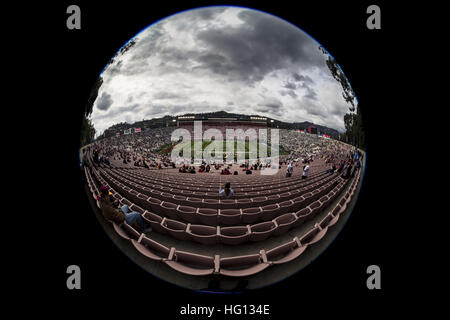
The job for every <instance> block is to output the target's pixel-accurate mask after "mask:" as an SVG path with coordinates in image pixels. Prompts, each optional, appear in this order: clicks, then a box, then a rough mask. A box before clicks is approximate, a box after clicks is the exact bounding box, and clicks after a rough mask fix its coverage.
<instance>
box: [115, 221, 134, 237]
mask: <svg viewBox="0 0 450 320" xmlns="http://www.w3.org/2000/svg"><path fill="white" fill-rule="evenodd" d="M110 222H111V223H112V225H113V228H114V230H115V231H116V233H117V234H118V235H119V236H121V237H122V238H124V239H126V240H131V237H130V234H129V230H127V231H126V230H125V228H124V226H123V225H124V224H125V223H126V222H124V223H122V224H120V225H119V224H117V223H116V222H113V221H110Z"/></svg>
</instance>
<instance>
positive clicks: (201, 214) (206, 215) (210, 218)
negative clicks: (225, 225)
mask: <svg viewBox="0 0 450 320" xmlns="http://www.w3.org/2000/svg"><path fill="white" fill-rule="evenodd" d="M217 212H218V211H217V209H210V208H197V213H196V215H197V219H198V220H199V221H200V223H202V224H206V225H209V226H216V225H217V224H218V222H217V215H218V213H217Z"/></svg>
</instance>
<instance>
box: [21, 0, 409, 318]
mask: <svg viewBox="0 0 450 320" xmlns="http://www.w3.org/2000/svg"><path fill="white" fill-rule="evenodd" d="M71 4H77V5H78V6H80V8H81V30H68V29H67V28H66V19H67V17H68V16H69V15H68V14H66V9H67V7H68V6H69V5H71ZM213 4H230V5H240V6H248V7H250V8H254V9H259V10H262V11H265V12H268V13H271V14H273V15H276V16H279V17H280V18H282V19H284V20H287V21H288V22H291V23H293V24H295V25H297V26H298V27H300V28H301V29H302V30H304V31H305V32H307V33H308V34H309V35H311V36H312V37H314V38H315V39H316V40H317V41H318V42H319V43H321V44H322V45H323V46H324V47H325V48H326V49H327V50H328V51H329V52H330V53H331V54H332V55H333V57H334V58H335V59H336V61H337V62H338V63H339V65H340V66H341V68H342V69H343V71H344V72H345V75H346V76H347V78H348V79H349V80H350V82H351V84H352V87H353V89H354V91H355V92H356V95H357V97H358V100H359V103H360V107H361V109H362V117H363V121H364V127H365V131H366V140H367V162H366V165H367V168H366V173H365V177H364V180H363V186H362V189H361V192H360V195H359V200H358V202H357V205H356V207H355V209H354V211H353V213H352V215H351V217H350V219H349V220H348V222H347V224H346V225H345V227H344V228H343V230H342V231H341V232H340V234H339V235H338V237H337V238H336V240H335V241H334V242H333V243H332V244H331V245H330V246H329V247H328V249H327V250H326V251H325V252H324V253H323V254H321V255H320V256H319V257H318V258H317V259H316V260H314V261H313V262H312V263H311V264H310V265H308V266H307V267H306V268H305V269H303V270H302V271H300V272H299V273H297V274H296V275H295V276H293V277H291V278H289V279H287V280H285V281H282V282H280V283H277V284H275V285H273V286H271V287H268V288H264V289H261V290H256V291H252V292H247V293H244V294H239V295H217V294H213V295H211V294H201V293H195V292H192V291H190V290H186V289H182V288H179V287H176V286H174V285H171V284H169V283H166V282H164V281H161V280H158V279H157V278H155V277H153V276H152V275H150V274H148V273H147V272H146V271H144V270H142V269H141V268H140V267H138V266H137V265H135V264H134V263H133V262H132V261H131V260H130V259H128V257H126V256H125V255H124V254H123V253H122V252H121V251H120V250H119V249H118V248H117V247H116V246H115V245H114V244H113V243H112V242H111V240H110V239H109V237H108V236H107V235H106V234H105V232H104V231H103V229H102V228H101V226H100V224H99V222H98V221H97V219H96V218H95V216H94V214H93V213H92V209H91V207H90V204H89V202H88V200H87V195H86V194H85V192H84V189H83V185H82V183H81V176H80V170H79V163H78V148H79V131H80V124H81V117H82V114H83V110H84V106H85V104H86V101H87V98H88V96H89V93H90V91H91V89H92V87H93V85H94V83H95V81H96V80H97V77H98V76H99V74H100V72H101V71H102V69H103V68H104V66H105V65H106V64H107V63H108V61H109V60H110V59H111V58H112V57H113V56H114V55H115V53H116V52H117V50H118V49H119V48H120V47H121V46H123V45H124V44H125V43H126V42H127V41H128V40H130V39H131V38H132V37H133V36H134V35H136V33H138V32H139V31H140V30H142V29H144V28H145V27H147V26H148V25H150V24H152V23H154V22H155V21H157V20H160V19H162V18H164V17H166V16H168V15H171V14H174V13H176V12H179V11H182V10H185V9H190V8H194V7H198V6H205V5H213ZM371 4H377V5H379V6H380V8H381V26H382V28H381V30H369V29H367V27H366V19H367V18H368V16H369V15H368V14H367V13H366V9H367V7H368V6H369V5H371ZM27 8H28V14H29V15H30V19H28V20H27V21H28V22H27V23H26V24H25V29H27V30H29V31H30V32H32V34H33V36H32V37H30V40H29V41H28V42H27V43H28V44H27V45H28V46H29V54H28V60H27V61H26V62H25V63H24V64H25V67H26V66H27V65H28V64H31V63H32V64H33V65H34V69H33V70H32V72H28V74H27V77H29V80H28V81H30V82H33V83H34V84H35V85H34V88H33V92H34V90H36V93H38V94H39V95H45V96H46V98H45V99H44V100H39V101H40V102H39V103H40V104H41V105H39V106H37V105H33V106H30V110H29V112H30V113H28V115H29V116H28V120H29V121H30V122H31V123H32V124H33V128H35V129H33V130H35V132H36V135H38V136H39V141H41V142H43V141H44V142H46V143H39V142H38V143H30V145H29V147H28V153H30V154H31V153H34V154H37V155H38V156H37V159H36V161H35V162H33V164H32V165H33V167H34V169H36V170H34V171H36V173H37V174H38V176H37V177H36V178H33V179H30V180H32V181H33V182H35V184H29V189H31V190H33V192H32V194H31V195H30V196H29V197H27V199H28V200H29V201H24V200H23V197H22V198H21V199H22V201H24V202H30V203H29V204H32V205H37V204H39V206H38V207H39V208H40V209H36V206H35V207H34V209H33V211H32V213H31V214H30V215H29V216H28V217H27V219H28V221H30V222H31V221H33V227H34V228H33V230H32V231H31V234H28V236H29V237H30V239H31V238H32V239H33V240H32V241H31V240H30V241H25V242H26V245H25V248H26V252H27V254H26V255H25V257H24V256H23V254H20V253H19V255H22V257H21V258H22V259H24V263H23V266H25V271H23V272H22V275H23V276H22V277H21V280H23V281H24V283H27V284H28V286H27V287H26V288H27V289H26V290H25V291H26V292H28V293H31V292H33V294H32V295H31V296H32V299H31V300H32V301H41V300H40V298H44V300H45V301H46V302H45V303H47V304H48V303H50V301H51V304H52V305H54V304H59V305H62V306H66V307H69V308H70V307H71V306H76V307H73V308H71V309H70V310H72V309H73V310H80V309H83V307H84V306H85V305H87V304H91V303H93V304H94V305H97V306H99V307H100V308H101V309H103V310H104V311H115V310H117V309H119V310H120V309H124V310H128V309H129V310H130V311H133V312H134V313H136V312H137V313H138V314H139V313H141V316H145V317H150V316H151V315H154V313H161V312H162V313H163V314H166V317H167V318H168V319H174V318H177V319H182V318H183V317H180V316H179V315H178V312H179V308H180V306H182V305H186V304H188V303H189V304H191V305H192V304H196V305H202V306H214V305H216V306H217V305H219V304H223V303H228V304H231V303H234V304H244V303H247V304H250V303H253V304H269V305H271V314H272V315H271V317H270V318H271V319H282V318H287V317H289V318H290V317H294V316H295V317H302V316H303V315H304V312H306V311H307V312H308V314H310V315H311V314H313V315H314V314H315V315H316V316H321V315H323V314H324V313H325V314H328V313H330V314H333V312H335V311H336V310H339V311H341V312H343V313H344V314H350V313H355V314H356V315H361V316H364V315H366V314H367V313H370V314H371V315H374V314H378V313H379V314H381V313H382V310H384V308H387V307H391V306H393V305H394V304H396V301H397V297H398V294H399V293H400V292H402V293H404V292H405V287H404V286H403V285H404V282H405V277H406V273H405V271H406V270H405V268H403V267H402V266H403V265H402V263H405V261H404V260H403V255H404V253H403V252H404V251H405V249H406V247H405V246H404V245H403V242H402V240H399V239H398V232H399V229H398V228H399V226H398V224H396V223H395V222H394V221H397V220H398V216H399V214H400V213H401V212H403V211H404V210H405V209H404V207H403V206H402V203H401V201H399V200H398V195H399V192H400V190H401V189H402V188H403V187H402V180H403V175H404V173H402V172H396V173H395V174H393V172H392V171H391V169H392V167H391V166H389V167H387V161H388V160H390V159H392V158H393V157H398V156H399V155H398V154H399V150H398V147H397V144H395V143H393V141H392V133H393V132H394V131H395V130H399V129H398V126H396V125H395V124H397V123H398V114H397V113H398V109H396V108H398V106H397V107H396V108H394V104H393V103H392V101H393V99H394V98H393V96H395V95H396V94H397V93H398V92H399V90H400V87H399V79H398V74H399V73H400V72H401V71H400V70H399V68H400V66H399V63H398V61H399V55H401V54H402V53H401V50H400V48H401V46H402V41H404V37H402V36H403V35H404V33H403V30H402V27H401V25H400V24H399V22H398V20H397V18H398V17H399V16H401V15H402V14H404V13H402V12H401V11H400V10H399V9H398V8H394V7H392V6H389V5H388V4H387V3H385V2H383V1H374V2H372V1H360V2H358V3H356V4H350V3H346V2H341V1H339V2H337V1H336V2H330V3H326V2H325V3H323V2H314V3H313V2H305V1H297V2H294V1H292V2H291V1H289V2H288V1H272V2H265V1H229V2H217V1H180V2H175V1H161V2H155V1H152V2H150V1H146V2H138V1H122V2H120V3H111V2H106V1H105V2H100V1H99V2H97V1H96V2H95V3H92V2H88V1H60V2H59V3H56V4H51V5H50V4H39V5H36V8H34V7H27ZM34 34H36V36H34ZM33 62H34V63H33ZM36 62H37V63H36ZM36 103H37V102H36ZM391 103H392V107H391ZM36 124H38V125H37V126H36ZM395 133H399V134H401V132H395ZM49 142H50V143H49ZM388 176H389V183H386V179H387V178H388ZM22 204H23V205H26V204H27V203H22ZM34 220H36V222H35V221H34ZM22 238H23V237H22ZM27 239H28V238H27ZM72 264H75V265H79V266H80V268H81V272H82V277H81V281H82V289H81V290H68V289H67V287H66V279H67V276H68V275H67V274H66V268H67V267H68V266H69V265H72ZM372 264H375V265H378V266H380V268H381V286H382V289H381V290H368V289H367V287H366V279H367V277H368V275H367V274H366V268H367V267H368V266H369V265H372ZM30 273H31V274H30ZM30 279H32V280H33V283H35V284H34V285H31V288H30V285H29V283H30ZM31 289H34V290H35V291H34V290H33V291H32V290H31ZM22 291H23V290H22ZM100 301H101V302H100ZM45 303H44V305H45ZM357 306H358V307H362V308H364V310H365V311H364V312H363V313H359V312H356V311H355V310H356V307H357ZM341 312H339V313H341ZM160 317H161V316H159V317H158V318H160ZM237 318H238V317H237ZM240 318H245V319H251V318H252V317H248V316H247V317H240Z"/></svg>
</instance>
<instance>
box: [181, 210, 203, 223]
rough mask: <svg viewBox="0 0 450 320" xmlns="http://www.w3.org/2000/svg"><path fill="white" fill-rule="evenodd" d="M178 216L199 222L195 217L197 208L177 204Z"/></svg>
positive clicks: (192, 221)
mask: <svg viewBox="0 0 450 320" xmlns="http://www.w3.org/2000/svg"><path fill="white" fill-rule="evenodd" d="M177 211H178V216H179V217H180V218H181V219H182V220H184V221H187V222H191V223H196V222H199V220H198V217H197V208H194V207H190V206H178V208H177Z"/></svg>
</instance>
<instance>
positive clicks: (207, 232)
mask: <svg viewBox="0 0 450 320" xmlns="http://www.w3.org/2000/svg"><path fill="white" fill-rule="evenodd" d="M186 232H187V233H188V234H189V235H190V236H191V239H192V240H194V241H196V242H198V243H201V244H215V243H216V242H217V227H212V226H204V225H195V224H193V225H190V226H189V227H188V229H187V231H186Z"/></svg>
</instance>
